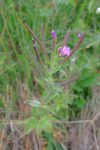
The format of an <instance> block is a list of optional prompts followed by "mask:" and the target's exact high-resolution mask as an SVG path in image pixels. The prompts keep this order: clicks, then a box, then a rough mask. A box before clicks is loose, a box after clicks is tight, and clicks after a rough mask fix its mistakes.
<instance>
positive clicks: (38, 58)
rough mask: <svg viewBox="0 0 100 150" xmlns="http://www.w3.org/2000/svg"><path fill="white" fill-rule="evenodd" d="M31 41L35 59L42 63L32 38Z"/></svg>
mask: <svg viewBox="0 0 100 150" xmlns="http://www.w3.org/2000/svg"><path fill="white" fill-rule="evenodd" d="M32 43H33V48H34V51H35V54H36V56H37V60H38V61H39V62H40V63H41V64H42V62H41V58H40V55H39V52H38V50H37V48H36V45H35V42H34V40H33V39H32Z"/></svg>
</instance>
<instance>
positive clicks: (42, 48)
mask: <svg viewBox="0 0 100 150" xmlns="http://www.w3.org/2000/svg"><path fill="white" fill-rule="evenodd" d="M25 26H26V27H27V29H28V30H29V31H30V33H31V34H32V35H33V37H34V39H35V40H36V41H37V43H38V44H39V46H40V47H41V50H42V52H43V53H44V55H45V56H46V58H48V55H47V53H46V51H45V49H44V46H43V45H42V43H41V42H40V40H38V38H37V37H36V35H35V34H34V32H33V31H32V30H31V28H30V27H29V26H28V25H27V23H25Z"/></svg>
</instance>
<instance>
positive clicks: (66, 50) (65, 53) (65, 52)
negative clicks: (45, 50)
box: [51, 30, 82, 56]
mask: <svg viewBox="0 0 100 150" xmlns="http://www.w3.org/2000/svg"><path fill="white" fill-rule="evenodd" d="M51 34H52V39H53V41H56V39H57V35H56V32H55V31H54V30H52V32H51ZM77 36H78V38H81V36H82V34H81V33H80V32H78V33H77ZM71 52H72V51H71V49H70V47H68V46H66V44H65V45H64V46H62V47H59V48H58V55H59V56H69V55H70V54H71Z"/></svg>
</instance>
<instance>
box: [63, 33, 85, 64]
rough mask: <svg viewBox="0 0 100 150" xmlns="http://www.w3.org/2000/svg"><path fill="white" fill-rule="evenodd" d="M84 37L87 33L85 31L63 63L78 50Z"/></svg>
mask: <svg viewBox="0 0 100 150" xmlns="http://www.w3.org/2000/svg"><path fill="white" fill-rule="evenodd" d="M84 37H85V33H83V35H82V37H81V38H80V40H79V41H78V42H77V43H76V45H75V46H74V48H73V50H72V52H71V54H70V55H69V56H68V57H66V58H65V59H64V61H63V62H62V63H64V62H66V61H67V60H68V59H69V58H70V57H71V56H72V55H73V54H74V53H75V52H76V50H77V49H78V48H79V46H80V45H81V43H82V42H83V39H84Z"/></svg>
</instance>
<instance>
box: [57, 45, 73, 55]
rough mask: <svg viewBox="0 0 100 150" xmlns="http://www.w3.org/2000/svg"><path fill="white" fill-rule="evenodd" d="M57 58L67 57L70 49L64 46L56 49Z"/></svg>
mask: <svg viewBox="0 0 100 150" xmlns="http://www.w3.org/2000/svg"><path fill="white" fill-rule="evenodd" d="M58 53H59V56H69V55H70V53H71V50H70V47H67V46H64V47H59V48H58Z"/></svg>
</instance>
